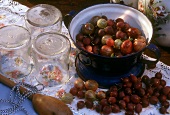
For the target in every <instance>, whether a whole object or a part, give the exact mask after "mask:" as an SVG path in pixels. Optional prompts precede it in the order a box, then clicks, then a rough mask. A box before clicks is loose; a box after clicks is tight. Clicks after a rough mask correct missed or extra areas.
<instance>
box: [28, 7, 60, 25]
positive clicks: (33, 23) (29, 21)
mask: <svg viewBox="0 0 170 115" xmlns="http://www.w3.org/2000/svg"><path fill="white" fill-rule="evenodd" d="M44 5H46V6H50V7H52V8H54V9H55V10H57V12H58V13H59V14H60V16H61V17H59V18H58V19H57V20H56V21H54V22H53V23H50V24H43V25H41V24H37V23H35V22H32V21H31V20H30V19H29V16H28V14H29V12H30V11H31V10H32V9H33V8H36V7H38V6H44ZM60 18H62V13H61V11H60V10H59V9H58V8H57V7H55V6H53V5H50V4H37V5H35V6H33V7H31V8H29V9H28V10H27V11H26V14H25V21H27V22H28V23H29V24H30V25H32V26H36V27H47V26H52V25H55V24H56V23H57V22H59V21H60Z"/></svg>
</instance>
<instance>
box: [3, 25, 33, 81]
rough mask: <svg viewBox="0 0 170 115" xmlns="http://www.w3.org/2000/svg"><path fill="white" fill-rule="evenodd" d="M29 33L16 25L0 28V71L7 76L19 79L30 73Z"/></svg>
mask: <svg viewBox="0 0 170 115" xmlns="http://www.w3.org/2000/svg"><path fill="white" fill-rule="evenodd" d="M30 49H31V35H30V33H29V32H28V30H27V29H25V28H24V27H21V26H17V25H9V26H4V27H2V28H0V71H1V73H2V74H3V75H4V76H6V77H9V78H13V79H20V78H23V77H25V76H27V75H29V74H30V73H31V70H32V65H31V55H30V54H31V52H30Z"/></svg>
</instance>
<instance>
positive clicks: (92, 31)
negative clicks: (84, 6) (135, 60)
mask: <svg viewBox="0 0 170 115" xmlns="http://www.w3.org/2000/svg"><path fill="white" fill-rule="evenodd" d="M76 44H77V45H78V46H79V47H80V48H81V49H83V50H85V51H87V52H90V53H93V54H98V55H102V56H106V57H115V56H116V57H120V56H124V55H128V54H131V53H133V52H138V51H140V50H142V49H143V48H144V47H145V46H146V44H147V43H146V38H145V37H144V36H142V33H141V31H140V30H139V29H138V28H135V27H133V26H131V25H130V24H128V23H127V22H125V20H124V19H122V18H117V19H115V20H113V19H108V18H107V17H106V16H104V15H103V16H94V17H92V18H91V20H90V21H89V22H87V23H86V24H83V25H82V27H81V30H80V32H79V33H78V34H77V35H76Z"/></svg>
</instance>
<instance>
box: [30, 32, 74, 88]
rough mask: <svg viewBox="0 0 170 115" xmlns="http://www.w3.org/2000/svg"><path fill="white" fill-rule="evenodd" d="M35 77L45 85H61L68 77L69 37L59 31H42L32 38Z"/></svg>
mask: <svg viewBox="0 0 170 115" xmlns="http://www.w3.org/2000/svg"><path fill="white" fill-rule="evenodd" d="M32 48H33V60H34V64H35V69H36V73H37V75H36V79H37V81H38V82H39V83H41V84H43V85H44V86H47V87H52V86H61V85H62V84H63V83H65V82H66V81H67V80H68V79H69V54H70V50H71V44H70V41H69V39H68V38H67V37H66V36H64V35H62V34H59V33H50V32H47V33H42V34H40V35H38V36H37V38H36V39H34V40H33V47H32Z"/></svg>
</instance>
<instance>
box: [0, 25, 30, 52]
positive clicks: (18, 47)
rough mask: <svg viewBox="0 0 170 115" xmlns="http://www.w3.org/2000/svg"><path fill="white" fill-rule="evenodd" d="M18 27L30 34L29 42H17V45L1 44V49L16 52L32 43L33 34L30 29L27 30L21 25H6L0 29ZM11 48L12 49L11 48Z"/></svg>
mask: <svg viewBox="0 0 170 115" xmlns="http://www.w3.org/2000/svg"><path fill="white" fill-rule="evenodd" d="M12 26H13V27H18V28H21V29H23V30H24V31H25V32H27V33H28V35H29V38H28V39H27V40H23V41H22V42H17V43H15V44H7V45H5V44H2V43H0V48H2V49H6V50H8V49H9V50H15V49H20V48H23V47H25V46H27V45H28V44H29V43H31V34H30V32H29V31H28V29H26V28H25V27H23V26H20V25H6V26H3V27H2V28H0V30H2V29H4V28H8V27H12ZM9 46H10V47H9Z"/></svg>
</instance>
